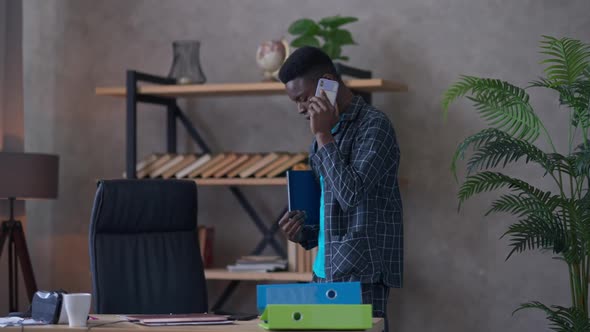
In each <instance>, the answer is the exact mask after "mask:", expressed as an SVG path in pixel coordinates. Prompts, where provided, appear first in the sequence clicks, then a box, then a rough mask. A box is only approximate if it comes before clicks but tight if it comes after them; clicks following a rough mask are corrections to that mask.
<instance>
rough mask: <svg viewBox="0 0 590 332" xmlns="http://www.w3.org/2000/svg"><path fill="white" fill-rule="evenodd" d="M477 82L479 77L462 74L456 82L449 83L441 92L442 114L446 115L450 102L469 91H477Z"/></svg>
mask: <svg viewBox="0 0 590 332" xmlns="http://www.w3.org/2000/svg"><path fill="white" fill-rule="evenodd" d="M479 83H480V79H479V78H478V77H474V76H467V75H463V76H461V79H460V80H459V81H458V82H457V83H455V84H453V85H451V87H450V88H449V89H448V90H447V91H445V93H444V94H443V100H442V107H443V110H444V116H445V117H446V116H447V114H448V110H449V106H450V105H451V103H453V102H454V101H455V100H457V99H458V98H460V97H463V96H464V95H466V94H467V93H469V92H473V91H477V90H478V89H479V88H480V86H479Z"/></svg>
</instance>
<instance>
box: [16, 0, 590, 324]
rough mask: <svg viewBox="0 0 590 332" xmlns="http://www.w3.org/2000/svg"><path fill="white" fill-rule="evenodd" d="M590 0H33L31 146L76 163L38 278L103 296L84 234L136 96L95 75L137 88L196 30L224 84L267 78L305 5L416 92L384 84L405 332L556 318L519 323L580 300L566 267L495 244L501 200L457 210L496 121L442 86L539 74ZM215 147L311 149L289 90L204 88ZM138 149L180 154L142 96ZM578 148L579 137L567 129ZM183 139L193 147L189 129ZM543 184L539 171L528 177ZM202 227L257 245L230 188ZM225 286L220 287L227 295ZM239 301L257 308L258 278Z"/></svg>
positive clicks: (396, 310) (37, 240) (194, 103)
mask: <svg viewBox="0 0 590 332" xmlns="http://www.w3.org/2000/svg"><path fill="white" fill-rule="evenodd" d="M589 9H590V3H589V2H588V1H586V0H576V1H567V2H555V1H549V0H535V1H532V0H526V1H525V0H522V1H507V0H495V1H483V0H476V1H467V0H442V1H441V0H439V1H429V0H412V1H410V0H401V1H385V0H381V1H377V0H376V1H354V0H345V1H343V0H341V1H335V0H327V1H304V0H302V1H297V2H295V1H286V0H285V1H264V0H256V1H254V0H241V1H238V0H233V1H232V0H217V1H179V0H176V1H165V2H164V1H116V0H107V1H100V2H98V1H94V2H91V1H63V0H62V1H56V0H46V1H34V0H26V1H25V2H24V42H23V46H24V73H25V74H24V85H25V133H26V137H27V139H26V148H27V149H28V150H38V151H45V152H50V153H57V154H59V155H60V157H61V165H60V166H61V174H60V175H61V178H60V193H59V194H60V197H59V199H58V200H56V201H52V202H39V203H31V204H29V205H28V216H29V220H33V219H34V220H36V222H35V223H31V225H30V228H29V238H32V239H33V242H32V243H31V250H32V252H33V259H34V264H35V267H36V270H37V271H39V273H38V274H37V275H38V278H39V284H40V286H41V287H46V288H57V287H63V288H66V289H68V290H70V291H82V290H83V291H88V290H90V276H89V264H88V252H87V229H88V223H89V216H90V209H91V204H92V199H93V195H94V190H95V180H96V179H99V178H111V177H118V176H120V175H121V173H122V171H123V170H124V155H125V150H124V134H125V125H124V120H125V113H124V107H125V104H124V101H123V100H122V99H115V98H108V97H97V96H95V95H94V88H95V87H96V86H104V85H122V84H123V83H124V79H125V70H126V69H136V70H141V71H145V72H150V73H154V74H161V75H165V74H167V72H168V70H169V66H170V63H171V42H172V41H173V40H178V39H199V40H201V42H202V54H201V60H202V65H203V70H204V72H205V74H206V75H207V78H208V81H209V82H250V81H257V80H259V79H260V78H261V74H260V72H259V71H258V69H257V67H256V64H255V61H254V55H255V52H256V47H257V45H258V44H259V43H260V42H261V41H263V40H267V39H272V38H280V37H281V36H283V35H286V28H287V26H288V24H289V23H290V22H292V21H293V20H295V19H298V18H300V17H304V16H308V17H312V18H315V19H317V18H320V17H323V16H328V15H333V14H338V13H339V14H342V15H354V16H357V17H359V19H360V21H359V22H358V23H355V24H354V25H351V26H350V29H351V30H352V32H353V34H354V36H355V39H356V40H357V42H358V44H359V45H358V46H354V47H347V48H345V54H346V55H348V56H350V59H351V60H350V61H349V63H350V64H351V65H354V66H358V67H361V68H369V69H371V70H373V72H374V74H375V76H378V77H383V78H388V79H394V80H400V81H403V82H405V83H407V84H408V85H409V87H410V92H408V93H405V94H379V95H376V96H375V98H374V104H375V105H376V106H377V107H379V108H380V109H382V110H383V111H385V112H387V114H388V115H389V116H390V118H391V120H392V121H393V123H394V125H395V128H396V130H397V134H398V138H399V141H400V145H401V149H402V166H401V176H403V177H405V178H407V179H408V180H409V183H410V185H409V186H408V187H406V188H404V189H403V198H404V206H405V212H406V216H405V222H406V233H405V239H406V244H407V245H406V250H407V251H406V263H405V268H406V274H405V278H406V285H405V287H404V288H403V289H401V290H394V291H392V295H391V301H390V314H391V319H392V323H391V326H392V330H395V331H521V330H527V331H532V330H539V329H542V328H544V327H545V326H546V323H545V321H544V318H543V316H542V315H540V314H537V313H532V312H525V313H519V314H518V315H516V316H514V317H511V315H510V313H511V311H512V310H513V309H514V308H515V307H516V306H517V305H518V304H519V303H522V302H525V301H528V300H541V301H547V302H548V303H556V304H567V301H568V293H569V291H568V287H567V284H566V281H567V274H566V270H565V268H564V266H563V265H562V264H560V263H558V262H556V261H553V260H551V259H550V257H549V255H541V254H526V255H522V256H518V257H515V258H514V259H512V260H510V261H508V262H505V261H504V258H505V256H506V254H507V253H508V248H507V246H506V244H507V242H506V241H499V240H498V238H499V237H500V235H501V234H502V233H503V232H504V231H505V229H506V226H507V225H508V224H509V222H510V218H509V217H504V216H498V217H489V218H487V219H485V220H484V218H483V217H482V214H483V211H484V209H485V208H486V207H487V206H488V204H489V202H490V199H491V198H492V196H485V197H480V198H478V199H474V200H472V201H470V202H469V203H468V204H466V206H465V208H464V209H463V210H462V211H461V212H459V213H457V209H456V207H457V200H456V198H455V195H456V192H457V189H458V185H457V184H456V183H455V182H454V180H453V178H452V176H451V174H450V172H449V167H448V165H449V162H450V158H451V155H452V153H453V151H454V148H455V147H456V145H457V143H458V142H459V141H460V140H461V139H462V138H464V137H465V136H467V135H468V134H471V133H474V132H476V131H477V130H478V129H480V128H482V127H483V123H482V122H481V121H480V120H479V119H478V118H477V116H476V115H474V114H473V112H471V108H470V107H469V106H468V105H467V104H464V103H459V104H457V105H456V107H454V108H453V112H452V115H451V117H450V120H449V121H448V123H446V124H444V123H443V121H442V117H441V109H440V95H441V93H442V92H443V91H444V90H445V89H446V88H447V87H448V86H449V84H451V82H453V81H454V80H455V79H456V78H457V77H458V75H459V74H472V75H482V76H494V77H500V78H503V79H506V80H510V81H513V82H515V83H517V84H526V82H528V81H529V80H532V79H535V78H537V76H538V75H540V74H541V70H542V68H541V66H540V65H538V61H539V60H540V56H539V55H538V53H537V47H538V40H539V39H540V36H541V35H542V34H550V35H555V36H570V37H576V38H581V39H585V40H586V41H590V40H589V38H588V34H587V31H589V29H590V21H589V20H588V19H587V13H588V10H589ZM532 97H533V100H534V105H535V106H536V107H537V111H538V112H539V113H540V114H541V116H542V118H543V119H544V120H545V121H547V123H548V127H549V129H550V130H552V131H553V132H555V133H563V132H564V130H565V124H566V122H565V119H564V115H563V113H561V112H558V111H559V110H558V107H557V104H556V99H555V95H553V94H546V93H533V95H532ZM182 106H183V107H184V108H185V110H186V111H187V112H188V113H189V114H190V117H191V118H192V119H193V120H194V121H195V122H196V126H197V128H198V129H200V130H201V131H202V132H203V135H204V137H205V138H206V139H207V140H209V142H211V145H212V148H213V149H215V150H224V149H227V150H234V151H274V150H290V151H291V150H292V151H297V150H305V149H306V146H307V144H308V142H309V140H310V138H311V137H310V135H309V129H308V125H307V123H306V122H305V121H304V120H303V119H301V118H300V117H299V116H298V115H297V114H296V113H295V106H294V105H293V104H291V103H290V102H289V101H288V100H287V98H286V97H283V96H275V97H249V98H238V97H234V98H203V99H198V100H197V99H191V100H187V101H183V102H182ZM139 123H140V125H139V137H140V139H139V155H140V156H145V155H147V154H148V153H151V152H153V151H164V149H165V131H164V123H165V113H164V112H162V110H161V109H159V108H156V107H146V106H142V107H141V108H140V115H139ZM556 141H557V143H558V144H559V145H561V146H563V144H565V136H560V137H558V138H556ZM179 143H180V148H179V150H180V151H195V145H194V144H193V143H191V142H190V140H189V139H188V138H187V137H186V135H185V134H184V133H181V134H180V137H179ZM516 174H519V175H521V176H523V177H526V178H529V179H534V178H539V177H540V176H539V174H538V173H535V172H533V171H532V170H530V169H528V168H522V169H519V170H517V171H516ZM245 191H246V193H247V194H248V195H249V197H250V198H252V200H253V201H254V204H255V206H256V208H258V209H260V211H261V213H262V215H263V216H264V217H265V218H267V220H268V222H269V224H270V223H271V222H272V220H273V218H274V217H275V216H276V214H277V213H278V212H279V210H280V209H281V207H282V206H283V205H284V203H285V198H286V196H285V190H284V188H246V189H245ZM199 218H200V219H199V222H201V223H203V224H208V225H215V226H216V236H217V237H216V239H215V240H216V245H215V255H216V259H217V263H218V264H219V265H220V266H224V265H225V264H227V263H229V262H231V261H232V260H233V259H235V258H236V257H237V256H239V255H240V254H243V253H246V252H248V250H250V249H251V248H252V247H253V246H254V245H255V243H256V242H257V241H258V240H259V239H260V238H259V236H258V233H257V232H256V229H255V227H254V226H253V225H252V224H251V223H249V221H248V220H247V216H246V214H245V213H244V212H243V211H242V210H241V209H240V208H239V206H238V205H237V203H236V201H235V200H234V199H233V197H232V196H231V195H230V193H229V191H228V190H226V189H225V188H201V189H200V212H199ZM224 285H225V283H223V282H211V283H210V287H211V289H212V291H211V292H212V301H213V300H214V299H215V298H216V296H217V295H218V293H219V290H220V289H221V287H222V286H224ZM233 299H234V302H232V304H231V305H230V306H228V307H227V309H230V310H231V309H233V310H244V311H246V310H247V311H253V310H254V304H255V294H254V287H253V284H252V283H250V284H245V285H244V286H242V287H241V288H240V290H239V292H238V293H237V294H236V296H235V297H234V298H233Z"/></svg>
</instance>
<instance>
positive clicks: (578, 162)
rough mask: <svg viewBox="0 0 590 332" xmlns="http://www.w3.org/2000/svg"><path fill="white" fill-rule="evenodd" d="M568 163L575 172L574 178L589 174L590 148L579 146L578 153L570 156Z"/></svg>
mask: <svg viewBox="0 0 590 332" xmlns="http://www.w3.org/2000/svg"><path fill="white" fill-rule="evenodd" d="M569 162H570V164H571V165H572V166H573V169H574V170H575V174H574V175H575V176H584V175H588V174H590V147H585V146H584V145H581V146H580V147H579V148H578V151H576V152H574V153H573V154H571V155H570V158H569Z"/></svg>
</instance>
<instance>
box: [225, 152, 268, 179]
mask: <svg viewBox="0 0 590 332" xmlns="http://www.w3.org/2000/svg"><path fill="white" fill-rule="evenodd" d="M261 159H262V155H261V154H254V155H251V156H250V157H249V158H248V160H247V161H246V162H245V163H244V164H242V165H240V166H238V167H237V168H236V169H234V170H232V171H231V172H229V173H228V174H227V177H228V178H234V177H236V176H238V174H240V173H242V172H243V171H245V170H246V169H248V168H250V167H252V166H253V165H254V164H256V163H257V162H259V161H260V160H261Z"/></svg>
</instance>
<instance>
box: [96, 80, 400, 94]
mask: <svg viewBox="0 0 590 332" xmlns="http://www.w3.org/2000/svg"><path fill="white" fill-rule="evenodd" d="M344 82H345V83H346V85H347V86H348V87H349V88H351V89H354V90H358V91H363V92H405V91H408V87H407V86H406V85H405V84H403V83H399V82H393V81H388V80H384V79H380V78H371V79H352V80H345V81H344ZM138 93H141V94H146V95H153V96H162V97H189V96H243V95H279V94H284V93H285V86H284V85H283V83H280V82H255V83H210V84H191V85H144V86H140V87H138ZM96 94H97V95H99V96H112V97H125V95H126V88H125V87H97V88H96Z"/></svg>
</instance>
